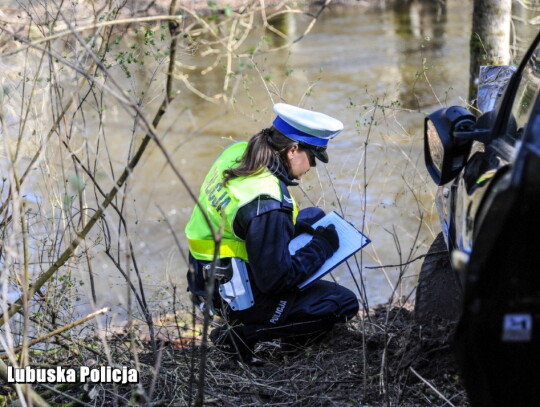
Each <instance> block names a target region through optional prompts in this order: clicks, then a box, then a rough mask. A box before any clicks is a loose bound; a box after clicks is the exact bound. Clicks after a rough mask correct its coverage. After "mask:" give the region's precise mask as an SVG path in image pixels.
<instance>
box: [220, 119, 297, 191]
mask: <svg viewBox="0 0 540 407" xmlns="http://www.w3.org/2000/svg"><path fill="white" fill-rule="evenodd" d="M295 144H297V143H296V142H295V141H293V140H291V139H289V138H287V137H285V136H284V135H283V134H282V133H281V132H280V131H278V130H277V129H276V128H275V127H273V126H272V127H270V128H266V129H263V130H261V131H260V132H259V133H257V134H255V135H254V136H253V137H251V139H250V140H249V142H248V145H247V148H246V151H245V152H244V155H243V156H242V158H240V159H239V161H238V162H239V165H238V166H237V167H233V168H229V169H228V170H225V171H223V185H227V183H228V182H229V181H230V180H231V179H234V178H237V177H247V176H249V175H257V174H260V173H261V171H263V170H264V169H265V168H267V167H268V166H269V165H271V163H272V159H273V157H274V156H278V157H279V158H280V159H281V161H282V162H283V163H284V164H285V166H286V167H287V168H288V162H287V151H289V149H291V148H292V147H293V146H294V145H295Z"/></svg>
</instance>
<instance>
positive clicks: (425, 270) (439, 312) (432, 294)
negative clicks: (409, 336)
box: [414, 232, 463, 322]
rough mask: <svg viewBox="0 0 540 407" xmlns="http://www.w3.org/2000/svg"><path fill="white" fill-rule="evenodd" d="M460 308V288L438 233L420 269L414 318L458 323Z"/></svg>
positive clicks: (461, 299) (461, 304)
mask: <svg viewBox="0 0 540 407" xmlns="http://www.w3.org/2000/svg"><path fill="white" fill-rule="evenodd" d="M462 306H463V288H462V286H461V282H460V281H459V277H458V275H457V273H456V272H455V271H454V270H453V269H452V266H451V265H450V256H449V253H448V249H447V247H446V243H445V241H444V236H443V234H442V232H441V233H439V234H438V235H437V237H436V238H435V240H434V241H433V243H432V244H431V247H430V248H429V250H428V252H427V255H426V258H425V259H424V262H423V263H422V267H421V269H420V275H419V277H418V285H417V286H416V301H415V306H414V313H415V317H416V319H417V320H419V321H426V320H429V319H432V318H436V317H439V318H442V319H445V320H448V321H453V322H457V321H458V320H459V317H460V316H461V312H462Z"/></svg>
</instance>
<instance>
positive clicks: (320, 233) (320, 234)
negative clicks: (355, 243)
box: [313, 225, 339, 257]
mask: <svg viewBox="0 0 540 407" xmlns="http://www.w3.org/2000/svg"><path fill="white" fill-rule="evenodd" d="M313 242H315V243H318V244H319V245H323V246H324V249H325V251H326V252H327V254H329V256H328V257H330V256H331V255H332V254H334V253H335V252H336V250H337V249H339V237H338V234H337V232H336V227H335V226H334V225H328V226H326V227H324V226H319V227H318V228H317V229H315V233H314V234H313Z"/></svg>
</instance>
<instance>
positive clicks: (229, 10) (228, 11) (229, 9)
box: [223, 4, 233, 17]
mask: <svg viewBox="0 0 540 407" xmlns="http://www.w3.org/2000/svg"><path fill="white" fill-rule="evenodd" d="M223 11H224V12H225V15H226V16H227V17H231V16H232V15H233V9H232V7H231V5H230V4H227V5H226V6H225V7H224V8H223Z"/></svg>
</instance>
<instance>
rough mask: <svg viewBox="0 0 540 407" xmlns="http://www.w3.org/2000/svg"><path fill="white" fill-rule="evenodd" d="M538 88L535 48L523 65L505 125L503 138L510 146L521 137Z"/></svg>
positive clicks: (539, 50) (539, 73)
mask: <svg viewBox="0 0 540 407" xmlns="http://www.w3.org/2000/svg"><path fill="white" fill-rule="evenodd" d="M539 87H540V47H537V48H536V50H535V51H534V53H533V54H532V56H531V58H530V59H529V60H528V61H527V64H526V65H525V69H524V70H523V73H522V75H521V81H520V83H519V86H518V88H517V91H516V94H515V97H514V102H513V103H512V110H511V112H510V116H509V117H508V121H507V124H506V131H505V132H504V138H505V139H506V140H507V141H508V142H509V143H511V144H512V145H513V144H514V143H515V142H516V141H518V140H520V139H521V137H522V135H523V129H524V128H525V126H526V125H527V123H528V121H529V116H530V115H531V111H532V108H533V105H534V101H535V100H536V96H537V94H538V90H539Z"/></svg>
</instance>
